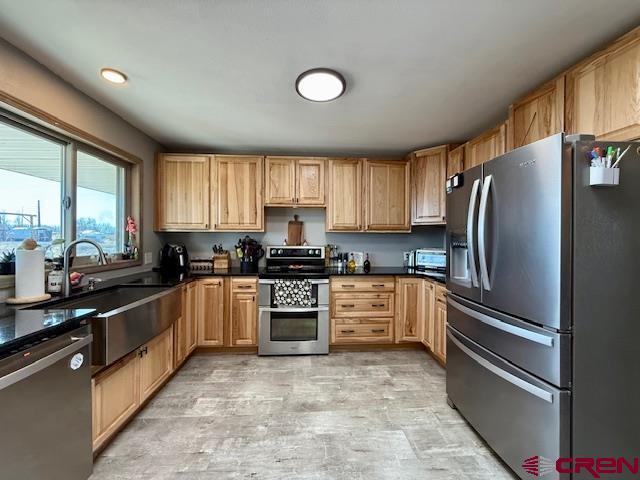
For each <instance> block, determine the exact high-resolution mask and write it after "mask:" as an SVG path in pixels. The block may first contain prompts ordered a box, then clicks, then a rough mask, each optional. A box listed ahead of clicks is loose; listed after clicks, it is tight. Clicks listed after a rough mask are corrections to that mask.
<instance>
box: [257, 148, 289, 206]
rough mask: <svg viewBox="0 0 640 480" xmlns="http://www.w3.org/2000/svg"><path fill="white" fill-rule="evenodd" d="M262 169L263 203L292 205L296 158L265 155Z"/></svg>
mask: <svg viewBox="0 0 640 480" xmlns="http://www.w3.org/2000/svg"><path fill="white" fill-rule="evenodd" d="M264 171H265V181H264V191H265V204H266V205H293V204H294V203H295V201H296V158H293V157H267V158H266V159H265V164H264Z"/></svg>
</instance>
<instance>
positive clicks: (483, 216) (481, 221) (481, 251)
mask: <svg viewBox="0 0 640 480" xmlns="http://www.w3.org/2000/svg"><path fill="white" fill-rule="evenodd" d="M492 179H493V175H487V176H486V177H484V184H483V185H482V194H481V195H480V213H479V214H478V256H479V257H480V275H481V277H482V286H483V288H484V289H485V290H487V291H490V290H491V280H490V279H489V268H488V267H487V245H486V243H485V234H486V230H487V203H488V202H489V190H490V189H491V180H492Z"/></svg>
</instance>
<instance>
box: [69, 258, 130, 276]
mask: <svg viewBox="0 0 640 480" xmlns="http://www.w3.org/2000/svg"><path fill="white" fill-rule="evenodd" d="M140 265H142V259H138V260H118V261H115V262H112V263H109V264H107V265H78V266H73V267H71V271H72V272H79V273H97V272H107V271H109V270H119V269H121V268H131V267H139V266H140Z"/></svg>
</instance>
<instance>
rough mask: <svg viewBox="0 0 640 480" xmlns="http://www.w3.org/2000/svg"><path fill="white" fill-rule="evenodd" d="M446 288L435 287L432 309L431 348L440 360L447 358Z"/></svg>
mask: <svg viewBox="0 0 640 480" xmlns="http://www.w3.org/2000/svg"><path fill="white" fill-rule="evenodd" d="M446 296H447V290H446V289H445V288H444V287H442V286H440V285H438V286H437V287H436V302H435V310H434V320H433V321H434V328H433V345H432V348H431V350H432V351H433V354H434V356H435V357H436V358H438V359H439V360H440V361H441V362H443V363H444V362H445V361H446V359H447V300H446Z"/></svg>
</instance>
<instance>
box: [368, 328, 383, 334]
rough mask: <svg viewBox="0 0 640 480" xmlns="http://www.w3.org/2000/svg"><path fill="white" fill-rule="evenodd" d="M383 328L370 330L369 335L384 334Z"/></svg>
mask: <svg viewBox="0 0 640 480" xmlns="http://www.w3.org/2000/svg"><path fill="white" fill-rule="evenodd" d="M384 332H385V330H384V328H372V329H371V333H384Z"/></svg>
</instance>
